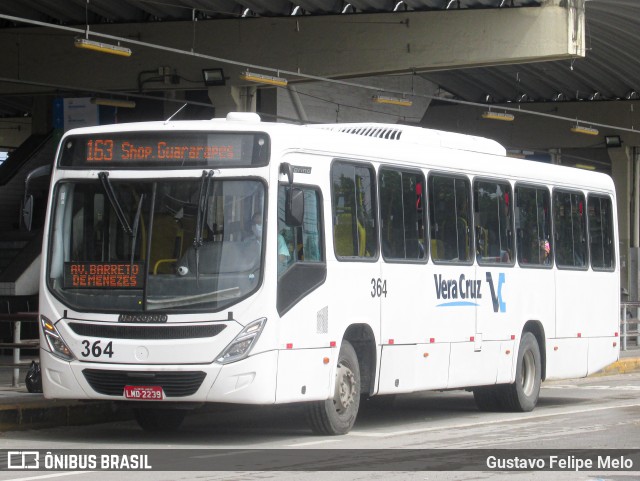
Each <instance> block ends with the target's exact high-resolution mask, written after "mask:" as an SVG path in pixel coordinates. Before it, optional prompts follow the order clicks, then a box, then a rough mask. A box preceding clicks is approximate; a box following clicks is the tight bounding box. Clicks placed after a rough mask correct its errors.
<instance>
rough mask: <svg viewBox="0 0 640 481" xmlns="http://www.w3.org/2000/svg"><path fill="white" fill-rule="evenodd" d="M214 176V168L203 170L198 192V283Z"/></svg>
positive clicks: (196, 235)
mask: <svg viewBox="0 0 640 481" xmlns="http://www.w3.org/2000/svg"><path fill="white" fill-rule="evenodd" d="M212 177H213V170H209V171H206V170H203V171H202V180H201V181H200V193H199V194H198V212H197V214H196V234H195V236H194V238H193V250H194V253H195V257H196V259H195V261H196V285H199V282H200V252H199V250H200V247H202V244H203V239H204V236H203V234H202V231H203V230H204V224H205V222H206V219H207V211H208V210H209V187H210V185H211V178H212Z"/></svg>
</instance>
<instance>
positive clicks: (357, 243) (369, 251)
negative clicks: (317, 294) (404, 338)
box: [327, 161, 387, 341]
mask: <svg viewBox="0 0 640 481" xmlns="http://www.w3.org/2000/svg"><path fill="white" fill-rule="evenodd" d="M331 183H332V185H331V222H332V229H333V235H332V241H333V253H334V255H335V261H332V259H329V261H328V266H329V267H328V271H327V285H328V286H329V289H330V297H329V318H330V319H332V320H333V319H335V322H329V325H330V328H331V327H332V326H340V328H341V329H342V333H343V332H344V330H346V329H347V328H348V326H350V325H354V324H359V325H366V326H369V327H370V328H371V331H372V332H373V334H374V335H375V336H376V338H377V339H379V335H380V299H381V298H382V297H383V296H384V295H385V292H386V289H387V287H386V286H385V285H384V284H383V283H382V282H378V280H379V279H380V264H379V263H378V259H379V245H378V219H377V215H378V214H377V195H376V177H375V170H374V168H373V166H372V165H369V164H363V163H354V162H349V161H334V162H333V164H332V166H331ZM329 249H330V247H329ZM329 249H328V250H329ZM338 323H339V324H338ZM337 340H338V341H340V339H337Z"/></svg>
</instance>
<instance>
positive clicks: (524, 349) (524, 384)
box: [502, 332, 542, 412]
mask: <svg viewBox="0 0 640 481" xmlns="http://www.w3.org/2000/svg"><path fill="white" fill-rule="evenodd" d="M541 383H542V362H541V358H540V347H539V346H538V341H537V339H536V337H535V336H534V335H533V334H531V333H530V332H525V333H524V334H523V336H522V339H520V347H519V349H518V363H517V365H516V381H515V382H514V383H513V384H507V385H505V386H504V394H503V396H502V403H503V405H504V408H505V409H506V410H507V411H513V412H528V411H532V410H533V408H535V407H536V404H538V397H539V396H540V384H541Z"/></svg>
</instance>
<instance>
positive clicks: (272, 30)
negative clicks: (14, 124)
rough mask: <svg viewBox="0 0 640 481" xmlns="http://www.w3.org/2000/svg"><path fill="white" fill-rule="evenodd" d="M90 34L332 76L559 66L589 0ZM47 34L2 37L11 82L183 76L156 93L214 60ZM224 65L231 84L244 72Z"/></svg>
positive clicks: (574, 51) (152, 26)
mask: <svg viewBox="0 0 640 481" xmlns="http://www.w3.org/2000/svg"><path fill="white" fill-rule="evenodd" d="M565 4H569V5H570V6H568V7H567V6H564V5H565ZM91 30H92V31H100V32H103V33H107V34H110V35H116V36H122V37H126V38H130V39H133V40H138V39H139V40H140V41H144V42H146V43H150V44H160V45H164V46H168V47H171V48H175V49H180V50H183V51H185V52H191V51H194V52H197V53H202V54H206V55H211V56H215V57H218V58H225V59H232V60H235V61H241V62H246V63H250V64H254V65H260V66H267V67H272V68H278V69H282V70H288V71H291V72H302V73H308V74H312V75H317V76H324V77H333V78H338V77H359V76H372V75H385V74H391V73H420V72H426V71H434V70H446V69H452V68H462V67H470V66H487V65H500V64H514V63H522V62H536V61H546V60H558V59H567V58H573V57H576V56H584V54H585V45H584V0H574V1H572V2H565V1H562V0H548V1H547V2H546V3H545V4H544V5H543V6H541V7H523V8H501V9H466V10H457V11H427V12H397V13H380V14H358V15H331V16H302V17H300V16H296V17H278V18H257V19H231V20H208V21H199V22H196V23H195V24H194V23H192V22H174V23H147V24H129V25H99V26H92V29H91ZM36 32H37V33H38V35H35V34H34V33H36ZM46 32H47V29H43V28H27V29H20V30H19V31H18V30H7V31H3V32H0V49H1V50H2V51H3V52H5V53H6V54H7V56H8V61H7V62H6V63H5V64H4V65H3V76H5V77H7V78H20V79H24V80H29V81H49V82H52V81H53V83H57V84H63V85H69V86H78V87H94V88H101V89H115V90H119V89H136V88H137V76H138V73H139V72H141V71H144V70H152V69H157V68H158V67H160V66H169V67H171V69H172V71H176V72H178V74H179V76H180V77H181V79H180V83H179V84H171V85H154V86H149V87H150V88H157V89H172V88H175V89H184V88H198V87H199V85H198V82H197V81H194V80H193V79H198V78H200V70H201V69H202V68H203V67H212V66H214V65H210V63H211V64H213V63H215V62H213V61H211V62H209V61H207V60H206V59H202V58H198V57H195V56H190V55H180V54H178V53H171V52H166V51H161V50H156V49H150V48H145V47H142V46H136V45H135V44H132V45H128V46H130V47H131V48H132V50H133V51H134V54H133V57H132V58H131V59H113V58H108V56H105V55H100V54H96V53H93V52H81V51H76V49H74V48H73V47H72V45H73V36H74V34H71V33H68V34H65V33H61V32H58V31H53V30H50V31H49V32H50V33H51V35H46ZM43 52H46V55H43ZM223 66H224V65H223ZM224 68H225V72H227V74H228V76H230V81H231V82H235V81H236V79H237V74H238V73H239V71H240V70H241V69H242V68H241V67H235V68H233V67H231V66H229V65H226V66H224ZM187 79H189V80H190V81H187ZM290 80H295V79H294V78H292V79H290ZM200 87H201V86H200ZM0 89H1V90H0V93H1V91H2V90H4V91H14V92H15V91H24V90H26V89H25V88H22V89H21V88H20V86H16V85H14V84H2V85H0Z"/></svg>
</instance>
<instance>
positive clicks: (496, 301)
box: [487, 272, 507, 312]
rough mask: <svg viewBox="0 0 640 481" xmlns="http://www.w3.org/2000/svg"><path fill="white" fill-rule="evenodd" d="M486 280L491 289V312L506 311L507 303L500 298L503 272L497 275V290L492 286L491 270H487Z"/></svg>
mask: <svg viewBox="0 0 640 481" xmlns="http://www.w3.org/2000/svg"><path fill="white" fill-rule="evenodd" d="M487 282H488V283H489V288H490V289H491V302H493V312H498V310H499V311H500V312H507V303H506V302H504V301H503V300H502V286H503V285H504V272H501V273H500V274H499V275H498V292H497V294H496V289H495V287H494V286H493V278H492V277H491V272H487Z"/></svg>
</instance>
